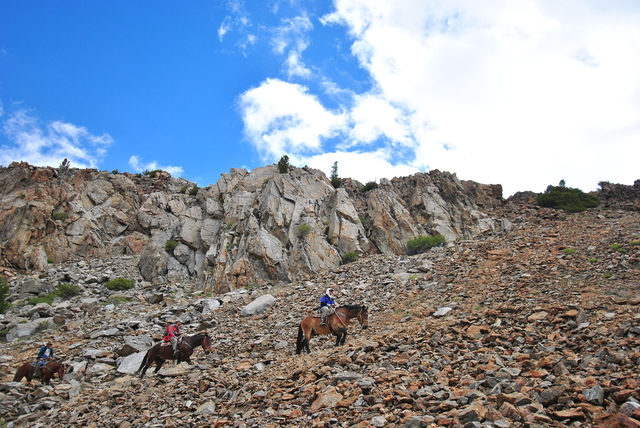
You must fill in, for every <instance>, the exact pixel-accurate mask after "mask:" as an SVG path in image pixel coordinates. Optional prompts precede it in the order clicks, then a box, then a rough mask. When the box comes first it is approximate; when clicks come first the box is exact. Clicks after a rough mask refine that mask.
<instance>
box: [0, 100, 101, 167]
mask: <svg viewBox="0 0 640 428" xmlns="http://www.w3.org/2000/svg"><path fill="white" fill-rule="evenodd" d="M3 132H4V134H5V135H6V137H7V140H8V141H9V144H7V145H4V146H2V150H1V151H0V164H3V165H8V164H10V163H11V162H14V161H25V162H28V163H30V164H32V165H38V166H58V165H60V163H61V162H62V160H63V159H64V158H67V159H68V160H69V161H70V162H71V166H72V167H74V168H96V167H97V166H98V164H99V163H100V162H101V161H102V159H104V156H105V154H106V149H107V147H109V145H111V143H113V139H112V138H111V136H110V135H109V134H103V135H99V136H98V135H93V134H91V133H90V132H89V131H88V130H87V129H86V128H84V127H81V126H77V125H73V124H71V123H66V122H62V121H54V122H50V123H48V124H42V123H40V121H38V119H37V118H35V117H34V116H32V115H31V114H30V113H29V112H28V111H27V110H19V111H16V112H13V113H12V114H11V115H10V116H9V117H8V118H6V119H4V120H3Z"/></svg>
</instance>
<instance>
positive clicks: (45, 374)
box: [13, 361, 73, 385]
mask: <svg viewBox="0 0 640 428" xmlns="http://www.w3.org/2000/svg"><path fill="white" fill-rule="evenodd" d="M36 364H40V362H39V361H37V362H33V361H30V362H26V363H24V364H22V365H21V366H20V367H18V370H16V374H15V376H14V377H13V381H14V382H20V381H21V380H22V378H23V377H26V378H27V382H31V379H38V378H39V379H40V381H41V382H42V383H43V384H47V385H49V382H50V381H51V379H52V378H53V377H54V376H55V375H56V374H58V377H59V378H60V379H62V378H63V377H64V375H65V371H66V370H67V366H65V365H64V364H62V363H60V362H58V361H48V362H47V363H46V364H45V365H44V366H42V367H41V368H40V375H39V376H37V375H36ZM69 367H71V366H69ZM71 371H73V367H71Z"/></svg>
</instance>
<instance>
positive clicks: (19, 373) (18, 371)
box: [13, 366, 24, 382]
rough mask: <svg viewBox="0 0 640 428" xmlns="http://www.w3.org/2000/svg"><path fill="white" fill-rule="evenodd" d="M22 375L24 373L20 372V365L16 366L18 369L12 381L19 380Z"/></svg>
mask: <svg viewBox="0 0 640 428" xmlns="http://www.w3.org/2000/svg"><path fill="white" fill-rule="evenodd" d="M23 377H24V375H23V374H22V366H20V367H18V370H16V374H15V376H13V381H14V382H20V381H21V380H22V378H23Z"/></svg>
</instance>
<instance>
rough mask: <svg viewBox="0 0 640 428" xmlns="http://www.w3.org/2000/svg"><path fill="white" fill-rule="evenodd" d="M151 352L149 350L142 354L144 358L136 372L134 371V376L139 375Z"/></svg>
mask: <svg viewBox="0 0 640 428" xmlns="http://www.w3.org/2000/svg"><path fill="white" fill-rule="evenodd" d="M150 351H151V349H149V350H148V351H147V353H146V354H144V358H143V359H142V363H140V367H139V368H138V370H136V374H138V373H141V372H142V369H143V368H144V367H145V366H146V365H147V360H148V358H149V352H150Z"/></svg>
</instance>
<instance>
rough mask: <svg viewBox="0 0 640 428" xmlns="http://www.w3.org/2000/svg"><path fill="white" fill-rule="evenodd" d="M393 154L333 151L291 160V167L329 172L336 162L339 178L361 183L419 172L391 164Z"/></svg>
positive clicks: (409, 167) (383, 151)
mask: <svg viewBox="0 0 640 428" xmlns="http://www.w3.org/2000/svg"><path fill="white" fill-rule="evenodd" d="M392 158H393V154H392V153H390V151H389V150H386V149H377V150H374V151H368V152H364V151H363V152H357V151H353V152H348V151H340V150H338V151H335V152H330V153H322V154H319V155H316V156H309V157H301V158H292V164H293V165H308V166H310V167H311V168H315V169H319V170H321V171H325V172H326V173H327V175H328V174H329V172H330V171H331V168H332V167H333V164H334V162H338V175H339V176H340V177H343V178H346V177H349V178H354V179H356V180H358V181H360V182H361V183H363V184H364V183H367V182H369V181H375V182H380V179H382V178H393V177H405V176H409V175H413V174H415V173H417V172H420V170H419V169H418V168H415V167H412V166H411V165H406V164H397V163H392V162H391V161H390V159H392Z"/></svg>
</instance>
